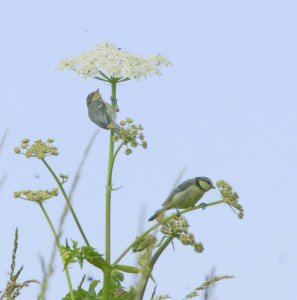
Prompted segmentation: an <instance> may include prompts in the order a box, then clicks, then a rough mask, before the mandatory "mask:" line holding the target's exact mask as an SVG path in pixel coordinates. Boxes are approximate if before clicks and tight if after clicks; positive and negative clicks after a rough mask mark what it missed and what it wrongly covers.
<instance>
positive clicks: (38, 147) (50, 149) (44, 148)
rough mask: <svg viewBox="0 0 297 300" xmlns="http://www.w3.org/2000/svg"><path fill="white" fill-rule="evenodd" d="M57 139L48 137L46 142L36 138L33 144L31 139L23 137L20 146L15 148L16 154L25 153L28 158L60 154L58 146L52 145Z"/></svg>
mask: <svg viewBox="0 0 297 300" xmlns="http://www.w3.org/2000/svg"><path fill="white" fill-rule="evenodd" d="M54 141H55V140H53V139H48V140H47V141H46V142H43V141H42V140H36V141H35V142H34V143H33V144H30V140H29V139H23V140H22V141H21V145H20V147H16V148H14V152H15V153H16V154H24V155H25V156H26V157H27V158H31V157H36V158H39V159H44V158H45V157H46V156H50V155H54V156H57V155H59V151H58V148H56V147H55V146H53V145H52V143H54Z"/></svg>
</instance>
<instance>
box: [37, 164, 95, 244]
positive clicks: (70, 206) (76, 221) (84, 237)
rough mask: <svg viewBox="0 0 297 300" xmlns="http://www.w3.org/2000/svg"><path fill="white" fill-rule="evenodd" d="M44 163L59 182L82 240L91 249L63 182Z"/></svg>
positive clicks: (47, 165)
mask: <svg viewBox="0 0 297 300" xmlns="http://www.w3.org/2000/svg"><path fill="white" fill-rule="evenodd" d="M42 162H43V163H44V165H45V166H46V167H47V169H48V170H49V171H50V173H51V174H52V175H53V177H54V179H55V181H56V182H57V184H58V186H59V188H60V190H61V192H62V194H63V196H64V199H65V200H66V203H67V206H68V208H69V210H70V212H71V214H72V216H73V219H74V221H75V223H76V226H77V227H78V230H79V232H80V234H81V236H82V238H83V239H84V241H85V243H86V245H87V246H88V247H89V246H90V243H89V241H88V239H87V237H86V235H85V233H84V231H83V229H82V227H81V225H80V223H79V221H78V218H77V216H76V214H75V212H74V210H73V207H72V205H71V202H70V200H69V198H68V196H67V194H66V192H65V190H64V187H63V184H62V183H61V181H60V180H59V178H58V176H57V175H56V174H55V172H54V171H53V169H52V168H51V167H50V165H49V164H48V163H47V162H46V160H45V159H42Z"/></svg>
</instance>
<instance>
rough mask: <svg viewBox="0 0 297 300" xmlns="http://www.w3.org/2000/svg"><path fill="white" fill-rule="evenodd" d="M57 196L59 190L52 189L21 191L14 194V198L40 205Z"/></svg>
mask: <svg viewBox="0 0 297 300" xmlns="http://www.w3.org/2000/svg"><path fill="white" fill-rule="evenodd" d="M58 194H59V190H58V189H57V188H54V189H52V190H38V191H32V190H23V191H18V192H15V193H14V198H21V199H24V200H28V201H32V202H37V203H42V202H43V201H45V200H47V199H50V198H53V197H56V196H58Z"/></svg>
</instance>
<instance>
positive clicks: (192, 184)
mask: <svg viewBox="0 0 297 300" xmlns="http://www.w3.org/2000/svg"><path fill="white" fill-rule="evenodd" d="M210 189H215V186H214V185H213V183H212V181H211V180H210V179H209V178H207V177H195V178H192V179H188V180H186V181H184V182H182V183H181V184H179V185H178V186H177V187H176V188H175V189H174V190H173V191H172V192H171V193H170V194H169V196H168V197H167V199H166V201H165V202H164V203H163V207H162V208H161V209H159V210H157V211H156V213H155V214H154V215H153V216H151V217H150V218H149V219H148V220H149V221H153V220H155V219H156V218H157V217H158V216H159V215H160V214H162V213H164V212H165V211H166V210H169V209H171V208H176V209H178V208H189V207H193V206H195V204H196V203H197V202H198V201H199V200H200V199H201V198H202V197H203V195H204V194H205V193H206V192H207V191H209V190H210Z"/></svg>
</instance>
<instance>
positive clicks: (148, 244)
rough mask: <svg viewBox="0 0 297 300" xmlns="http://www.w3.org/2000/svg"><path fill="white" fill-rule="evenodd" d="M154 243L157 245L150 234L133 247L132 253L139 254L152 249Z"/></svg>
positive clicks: (154, 238)
mask: <svg viewBox="0 0 297 300" xmlns="http://www.w3.org/2000/svg"><path fill="white" fill-rule="evenodd" d="M156 243H157V238H156V237H155V236H154V235H152V234H148V235H146V236H145V237H144V238H143V239H141V240H139V241H138V242H137V243H136V244H135V245H134V246H133V249H132V251H133V252H141V251H143V250H145V249H148V248H154V247H155V245H156Z"/></svg>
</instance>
